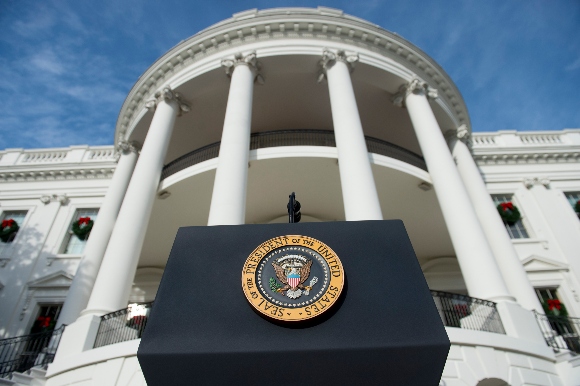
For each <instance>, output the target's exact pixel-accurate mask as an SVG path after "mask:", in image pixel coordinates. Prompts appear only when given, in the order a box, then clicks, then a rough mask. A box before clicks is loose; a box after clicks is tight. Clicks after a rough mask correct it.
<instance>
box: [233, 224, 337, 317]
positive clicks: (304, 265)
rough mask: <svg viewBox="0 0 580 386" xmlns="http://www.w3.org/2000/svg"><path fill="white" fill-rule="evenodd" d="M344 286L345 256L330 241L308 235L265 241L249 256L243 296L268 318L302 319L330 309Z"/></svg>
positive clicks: (243, 278) (245, 267)
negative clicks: (343, 263) (335, 249)
mask: <svg viewBox="0 0 580 386" xmlns="http://www.w3.org/2000/svg"><path fill="white" fill-rule="evenodd" d="M343 287H344V271H343V268H342V263H341V262H340V259H339V258H338V256H337V255H336V253H334V251H333V250H332V249H330V247H329V246H328V245H326V244H324V243H323V242H321V241H318V240H316V239H313V238H312V237H308V236H292V235H290V236H279V237H274V238H273V239H270V240H268V241H265V242H264V243H262V244H261V245H260V246H258V247H257V248H256V249H255V250H254V251H253V252H252V253H251V254H250V256H249V257H248V258H247V260H246V263H245V264H244V269H243V271H242V288H243V290H244V295H246V298H247V299H248V301H249V302H250V304H251V305H252V307H254V308H255V309H256V310H257V311H258V312H260V313H261V314H263V315H264V316H267V317H268V318H272V319H277V320H283V321H291V322H297V321H301V320H306V319H310V318H314V317H316V316H318V315H321V314H322V313H323V312H325V311H327V310H328V309H330V308H331V307H332V306H333V305H334V303H336V301H337V300H338V298H339V296H340V293H341V292H342V288H343Z"/></svg>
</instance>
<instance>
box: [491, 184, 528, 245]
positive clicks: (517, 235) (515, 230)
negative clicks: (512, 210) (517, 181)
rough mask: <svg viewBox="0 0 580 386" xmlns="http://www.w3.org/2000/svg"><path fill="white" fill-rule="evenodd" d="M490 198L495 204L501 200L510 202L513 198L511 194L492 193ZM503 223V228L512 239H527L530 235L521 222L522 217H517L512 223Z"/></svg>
mask: <svg viewBox="0 0 580 386" xmlns="http://www.w3.org/2000/svg"><path fill="white" fill-rule="evenodd" d="M491 198H492V199H493V203H494V204H495V206H498V205H499V204H501V203H502V202H512V200H513V196H512V195H511V194H494V195H492V196H491ZM504 225H505V228H506V229H507V232H508V234H509V235H510V238H512V239H527V238H529V237H530V236H528V231H526V228H525V227H524V224H523V223H522V219H519V220H518V221H517V222H516V223H515V224H513V225H510V224H504Z"/></svg>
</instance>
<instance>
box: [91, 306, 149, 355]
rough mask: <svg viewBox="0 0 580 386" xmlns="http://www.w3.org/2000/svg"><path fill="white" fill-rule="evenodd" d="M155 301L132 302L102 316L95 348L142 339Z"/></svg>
mask: <svg viewBox="0 0 580 386" xmlns="http://www.w3.org/2000/svg"><path fill="white" fill-rule="evenodd" d="M152 305H153V303H152V302H151V303H142V304H130V305H129V306H128V307H127V308H123V309H121V310H118V311H114V312H111V313H109V314H106V315H103V316H101V323H100V324H99V330H98V331H97V337H96V339H95V344H94V346H93V347H94V348H97V347H103V346H108V345H110V344H115V343H121V342H127V341H129V340H134V339H140V338H141V335H142V334H143V331H145V326H146V325H147V319H148V318H149V313H150V312H151V306H152Z"/></svg>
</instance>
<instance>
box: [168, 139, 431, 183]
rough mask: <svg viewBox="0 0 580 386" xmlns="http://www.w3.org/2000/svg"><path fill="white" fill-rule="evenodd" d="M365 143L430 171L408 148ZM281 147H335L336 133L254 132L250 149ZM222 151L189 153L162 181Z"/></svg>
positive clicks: (371, 141)
mask: <svg viewBox="0 0 580 386" xmlns="http://www.w3.org/2000/svg"><path fill="white" fill-rule="evenodd" d="M365 140H366V143H367V149H368V151H369V152H370V153H375V154H380V155H384V156H387V157H391V158H394V159H397V160H399V161H403V162H405V163H408V164H410V165H413V166H416V167H418V168H420V169H423V170H427V166H426V165H425V160H423V158H422V157H421V156H419V155H417V154H415V153H413V152H411V151H409V150H407V149H405V148H402V147H400V146H397V145H395V144H392V143H390V142H386V141H382V140H380V139H376V138H372V137H365ZM280 146H327V147H336V142H335V140H334V132H332V131H328V130H279V131H267V132H263V133H254V134H252V136H251V138H250V150H255V149H264V148H268V147H280ZM219 150H220V142H216V143H212V144H210V145H207V146H204V147H202V148H199V149H197V150H194V151H192V152H190V153H187V154H185V155H183V156H181V157H179V158H177V159H176V160H174V161H172V162H170V163H168V164H167V165H165V167H164V168H163V172H162V173H161V179H162V180H163V179H165V178H167V177H169V176H171V175H173V174H175V173H177V172H179V171H181V170H184V169H187V168H188V167H190V166H193V165H196V164H198V163H200V162H203V161H207V160H209V159H212V158H216V157H217V156H218V155H219Z"/></svg>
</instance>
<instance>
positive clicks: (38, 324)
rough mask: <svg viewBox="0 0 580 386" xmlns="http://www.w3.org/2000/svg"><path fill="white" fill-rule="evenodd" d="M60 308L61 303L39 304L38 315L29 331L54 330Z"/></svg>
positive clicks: (32, 332)
mask: <svg viewBox="0 0 580 386" xmlns="http://www.w3.org/2000/svg"><path fill="white" fill-rule="evenodd" d="M61 309H62V304H50V305H42V306H40V310H39V311H38V316H37V317H36V319H35V320H34V324H33V325H32V327H31V329H30V333H31V334H36V333H39V332H47V331H52V330H54V327H55V326H56V322H57V320H58V317H59V315H60V311H61ZM46 343H48V342H46Z"/></svg>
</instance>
